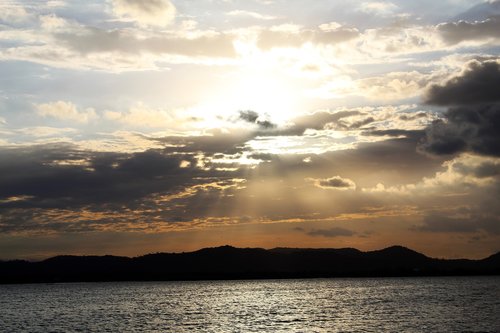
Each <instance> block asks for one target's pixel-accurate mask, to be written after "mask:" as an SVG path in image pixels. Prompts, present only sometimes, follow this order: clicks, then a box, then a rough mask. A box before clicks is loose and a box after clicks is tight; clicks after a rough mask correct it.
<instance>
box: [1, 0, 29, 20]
mask: <svg viewBox="0 0 500 333" xmlns="http://www.w3.org/2000/svg"><path fill="white" fill-rule="evenodd" d="M32 18H33V15H31V14H30V13H28V12H27V11H26V8H25V7H23V6H22V5H21V4H19V3H15V2H11V1H5V2H3V3H2V4H0V22H3V23H7V24H14V25H15V24H19V23H23V22H26V21H28V20H29V19H32Z"/></svg>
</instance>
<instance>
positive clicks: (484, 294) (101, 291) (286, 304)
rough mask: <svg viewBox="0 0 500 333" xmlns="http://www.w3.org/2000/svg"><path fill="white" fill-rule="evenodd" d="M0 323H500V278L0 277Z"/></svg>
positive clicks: (119, 328)
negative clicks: (35, 280) (32, 281)
mask: <svg viewBox="0 0 500 333" xmlns="http://www.w3.org/2000/svg"><path fill="white" fill-rule="evenodd" d="M0 332H500V277H456V278H455V277H443V278H387V279H324V280H281V281H280V280H266V281H213V282H208V281H205V282H147V283H74V284H39V285H0Z"/></svg>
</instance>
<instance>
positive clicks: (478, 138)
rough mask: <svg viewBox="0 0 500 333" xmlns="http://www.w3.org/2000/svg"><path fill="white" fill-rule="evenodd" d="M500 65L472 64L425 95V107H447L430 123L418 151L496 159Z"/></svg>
mask: <svg viewBox="0 0 500 333" xmlns="http://www.w3.org/2000/svg"><path fill="white" fill-rule="evenodd" d="M498 87H500V64H498V63H497V62H495V61H485V62H482V63H479V62H477V61H473V62H472V63H470V64H469V66H468V68H467V70H466V71H465V72H464V73H463V74H462V75H460V76H458V77H455V78H452V79H451V80H449V81H448V82H446V83H445V84H444V85H439V86H438V85H434V86H432V87H431V88H430V89H429V91H428V93H427V102H428V103H429V104H435V105H443V106H450V108H449V109H448V110H447V111H446V112H445V113H444V118H443V119H439V120H436V121H434V122H433V123H432V124H431V125H430V126H429V127H428V128H427V130H426V138H425V139H424V140H423V141H422V142H421V144H420V145H419V149H420V150H421V151H424V152H427V153H430V154H434V155H449V154H456V153H460V152H464V151H471V152H474V153H477V154H482V155H489V156H500V93H499V88H498Z"/></svg>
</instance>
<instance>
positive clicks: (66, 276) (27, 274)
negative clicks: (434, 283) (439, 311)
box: [0, 246, 500, 283]
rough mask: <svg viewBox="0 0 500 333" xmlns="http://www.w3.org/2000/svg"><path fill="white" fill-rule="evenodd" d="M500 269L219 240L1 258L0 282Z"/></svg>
mask: <svg viewBox="0 0 500 333" xmlns="http://www.w3.org/2000/svg"><path fill="white" fill-rule="evenodd" d="M498 274H500V253H497V254H494V255H492V256H490V257H488V258H485V259H483V260H466V259H458V260H447V259H433V258H429V257H427V256H425V255H423V254H421V253H418V252H415V251H413V250H410V249H407V248H405V247H402V246H392V247H389V248H386V249H382V250H378V251H370V252H361V251H359V250H356V249H352V248H347V249H294V248H276V249H271V250H265V249H259V248H244V249H241V248H235V247H232V246H221V247H216V248H205V249H201V250H198V251H194V252H185V253H156V254H148V255H145V256H141V257H135V258H128V257H117V256H57V257H53V258H49V259H46V260H44V261H40V262H29V261H22V260H14V261H0V283H41V282H44V283H47V282H49V283H52V282H78V281H82V282H83V281H168V280H213V279H221V280H224V279H272V278H325V277H384V276H387V277H389V276H436V275H498Z"/></svg>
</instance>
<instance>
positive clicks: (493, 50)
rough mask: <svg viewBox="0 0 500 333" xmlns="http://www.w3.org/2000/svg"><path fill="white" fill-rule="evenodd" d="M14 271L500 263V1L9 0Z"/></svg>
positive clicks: (7, 144)
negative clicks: (95, 263)
mask: <svg viewBox="0 0 500 333" xmlns="http://www.w3.org/2000/svg"><path fill="white" fill-rule="evenodd" d="M0 73H1V75H0V259H16V258H20V259H31V260H38V259H43V258H46V257H49V256H53V255H57V254H78V255H90V254H96V255H103V254H113V255H126V256H137V255H142V254H146V253H152V252H181V251H192V250H197V249H200V248H203V247H212V246H220V245H225V244H229V245H233V246H237V247H263V248H275V247H303V248H325V247H328V248H344V247H354V248H358V249H360V250H375V249H381V248H384V247H387V246H391V245H396V244H397V245H403V246H406V247H409V248H412V249H414V250H417V251H419V252H422V253H424V254H426V255H429V256H432V257H438V258H483V257H486V256H488V255H490V254H492V253H494V252H497V251H499V250H500V1H484V0H442V1H435V0H420V1H406V0H392V1H383V0H374V1H370V0H367V1H365V0H349V1H343V0H339V1H322V0H317V1H305V0H286V1H285V0H142V1H136V0H102V1H95V0H89V1H80V0H51V1H38V0H23V1H16V0H3V1H1V2H0Z"/></svg>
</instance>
